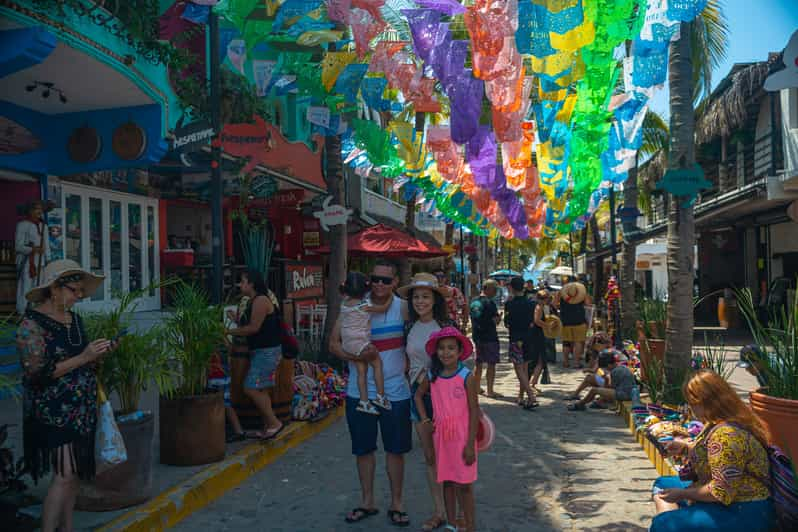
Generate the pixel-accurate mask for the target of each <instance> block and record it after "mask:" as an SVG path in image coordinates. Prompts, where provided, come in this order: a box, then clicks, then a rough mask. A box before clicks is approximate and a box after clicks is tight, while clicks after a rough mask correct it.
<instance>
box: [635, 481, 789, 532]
mask: <svg viewBox="0 0 798 532" xmlns="http://www.w3.org/2000/svg"><path fill="white" fill-rule="evenodd" d="M690 484H692V482H689V481H684V480H680V479H679V477H673V476H670V477H659V478H658V479H657V480H655V481H654V488H655V490H654V491H656V490H657V489H673V488H686V487H688V486H690ZM775 515H776V514H775V509H774V508H773V502H772V501H771V500H770V499H766V500H763V501H751V502H737V503H732V504H730V505H729V506H725V505H723V504H720V503H711V502H696V503H693V504H691V505H689V506H687V505H686V504H684V503H683V502H680V503H679V509H678V510H672V511H670V512H663V513H661V514H659V515H657V516H655V517H654V520H653V521H651V528H650V529H649V530H650V532H699V531H703V530H728V531H734V530H744V531H745V532H769V531H770V530H772V528H773V526H774V525H775Z"/></svg>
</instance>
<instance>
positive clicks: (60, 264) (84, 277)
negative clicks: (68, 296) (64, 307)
mask: <svg viewBox="0 0 798 532" xmlns="http://www.w3.org/2000/svg"><path fill="white" fill-rule="evenodd" d="M103 279H104V277H103V276H102V275H95V274H93V273H91V272H89V271H86V270H84V269H83V268H81V266H80V264H78V263H77V262H75V261H74V260H69V259H61V260H56V261H53V262H51V263H50V264H48V265H47V266H45V267H44V271H43V272H42V276H41V282H40V283H39V285H38V286H34V287H33V288H31V289H30V290H29V291H28V293H27V294H25V298H26V299H27V300H28V301H30V302H31V303H41V302H42V301H44V300H45V294H46V293H47V290H48V289H49V288H51V287H52V286H53V285H55V284H58V285H60V286H64V285H65V284H67V283H72V282H80V283H81V284H82V285H83V297H91V295H92V294H93V293H94V292H95V291H96V290H97V288H98V287H99V286H100V284H101V283H102V282H103Z"/></svg>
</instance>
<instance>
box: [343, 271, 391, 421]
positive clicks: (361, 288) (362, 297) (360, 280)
mask: <svg viewBox="0 0 798 532" xmlns="http://www.w3.org/2000/svg"><path fill="white" fill-rule="evenodd" d="M368 290H369V282H368V279H367V278H366V276H365V275H363V274H362V273H360V272H349V274H348V275H347V276H346V282H344V283H343V284H342V285H341V294H343V296H344V300H343V302H342V303H341V343H342V345H343V348H344V351H346V352H347V353H349V354H350V355H354V356H356V357H358V358H359V360H358V361H357V362H356V363H355V366H356V367H357V387H358V392H359V394H360V402H359V403H358V405H357V410H358V411H359V412H364V413H366V414H372V415H375V416H377V415H379V414H380V412H379V410H377V409H376V408H375V407H374V405H377V406H379V407H380V408H383V409H385V410H390V409H391V402H390V401H389V400H388V398H387V397H385V379H384V377H383V373H382V359H381V358H380V353H379V351H378V350H377V348H376V347H375V346H374V344H372V343H371V315H372V314H380V313H383V312H386V311H387V310H388V307H390V305H391V303H392V298H388V301H386V302H385V304H383V305H372V303H371V300H370V299H369V298H368V297H367V295H366V294H367V293H368ZM369 366H371V368H372V369H373V370H374V384H375V385H376V387H377V397H376V399H374V404H372V403H371V402H369V400H368V397H369V396H368V386H367V381H366V378H367V375H368V369H369Z"/></svg>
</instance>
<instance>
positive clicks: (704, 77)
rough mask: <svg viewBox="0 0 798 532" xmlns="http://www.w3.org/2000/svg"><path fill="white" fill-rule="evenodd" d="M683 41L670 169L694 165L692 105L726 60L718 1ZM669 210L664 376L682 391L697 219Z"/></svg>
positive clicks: (673, 57) (673, 61)
mask: <svg viewBox="0 0 798 532" xmlns="http://www.w3.org/2000/svg"><path fill="white" fill-rule="evenodd" d="M681 26H682V27H681V34H682V35H683V36H686V37H687V38H681V39H679V40H678V41H676V42H672V43H671V44H670V57H669V59H668V86H669V88H670V147H669V150H668V155H667V160H668V169H669V170H673V169H687V168H692V167H693V166H694V165H695V111H694V108H693V106H694V103H695V102H696V101H698V100H699V99H700V97H701V95H702V94H705V95H707V96H708V95H709V94H710V91H711V81H712V80H711V72H712V69H713V68H715V66H717V64H718V63H719V62H720V61H721V60H722V59H723V57H724V55H725V51H726V46H727V43H728V26H727V24H726V19H725V17H724V16H723V10H722V7H721V2H720V0H710V1H709V3H708V4H707V6H706V7H705V8H704V11H703V12H702V14H701V16H700V17H698V18H697V19H696V20H695V21H692V22H686V23H682V25H681ZM669 204H670V205H669V208H668V244H667V257H668V325H667V328H666V336H665V346H666V347H665V351H666V353H667V356H666V359H665V372H666V377H667V379H668V382H669V383H670V384H671V385H676V386H678V385H679V384H681V379H683V377H684V373H685V372H686V371H687V369H688V368H689V367H690V359H691V357H692V350H693V325H694V319H693V279H694V274H695V271H694V263H695V217H694V210H693V205H692V203H690V204H687V203H685V202H684V199H683V198H675V197H672V198H671V199H670V201H669Z"/></svg>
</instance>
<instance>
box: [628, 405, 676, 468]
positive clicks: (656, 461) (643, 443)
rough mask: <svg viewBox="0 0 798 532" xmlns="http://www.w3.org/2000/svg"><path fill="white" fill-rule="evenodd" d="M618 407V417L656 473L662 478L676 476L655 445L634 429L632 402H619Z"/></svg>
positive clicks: (669, 463)
mask: <svg viewBox="0 0 798 532" xmlns="http://www.w3.org/2000/svg"><path fill="white" fill-rule="evenodd" d="M618 405H619V408H618V415H619V416H621V417H623V418H624V420H625V421H626V424H627V425H628V426H629V430H630V431H631V432H632V435H633V436H634V437H635V440H636V441H637V443H639V444H640V447H642V448H643V452H645V453H646V456H648V459H649V460H650V461H651V463H652V464H653V465H654V468H655V469H656V470H657V473H659V474H660V475H662V476H671V475H674V476H675V475H678V473H676V470H675V469H674V468H673V466H672V465H671V461H670V460H668V459H667V458H666V457H664V456H662V454H661V453H660V452H659V449H657V447H656V445H654V444H653V443H651V440H649V439H648V438H646V437H645V435H643V433H642V432H640V431H638V430H637V427H635V423H634V418H633V417H632V402H631V401H623V402H619V403H618Z"/></svg>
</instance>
